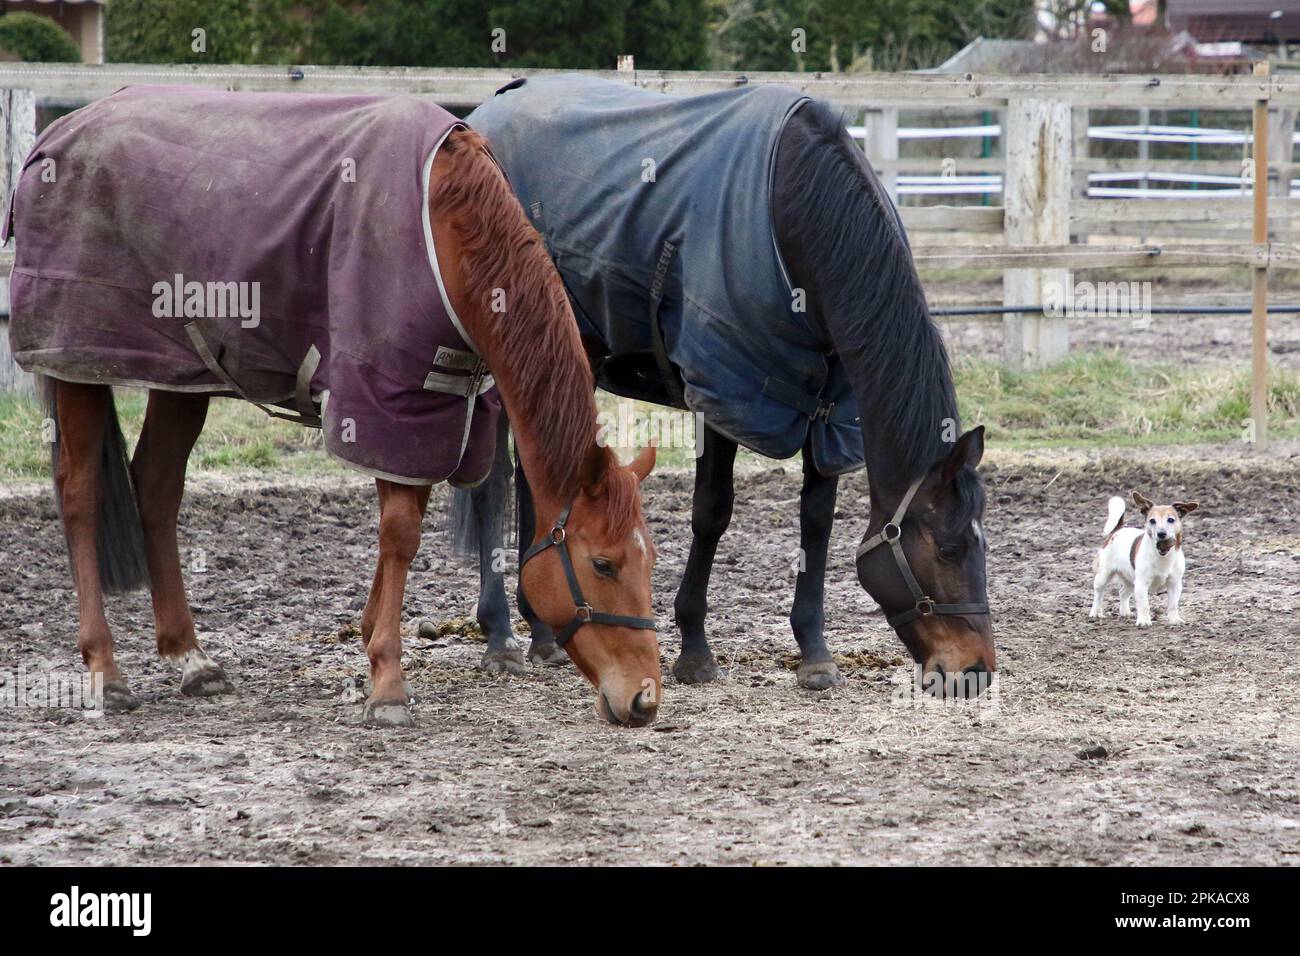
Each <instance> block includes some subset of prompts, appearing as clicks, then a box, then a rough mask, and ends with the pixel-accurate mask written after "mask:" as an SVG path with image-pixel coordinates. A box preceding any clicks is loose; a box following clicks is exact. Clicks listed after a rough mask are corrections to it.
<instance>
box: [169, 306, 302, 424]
mask: <svg viewBox="0 0 1300 956" xmlns="http://www.w3.org/2000/svg"><path fill="white" fill-rule="evenodd" d="M185 333H186V334H187V335H188V336H189V337H190V344H191V345H193V346H194V351H195V352H197V353H198V356H199V358H201V359H203V364H204V365H206V366H207V367H208V371H209V372H211V373H212V374H213V375H215V376H216V377H217V378H218V379H220V380H221V382H222V384H223V385H225V386H226V387H227V388H229V389H230V390H231V391H232V392H234V393H235V394H236V395H237V396H239V397H240V398H242V399H243V400H244V401H246V402H248V403H250V404H252V405H256V406H257V407H258V408H260V409H261V410H262V411H264V412H266V414H268V415H270V416H271V417H272V418H283V419H284V420H285V421H288V422H295V423H297V424H299V425H307V426H310V427H312V428H319V427H320V418H319V417H317V416H315V415H311V416H308V415H293V414H290V413H289V412H282V411H280V410H279V409H275V408H272V407H271V406H269V405H263V404H262V403H261V402H259V401H256V400H255V399H252V398H249V397H248V393H247V392H245V391H244V389H243V388H242V387H241V386H240V384H239V383H238V382H236V381H235V380H234V379H233V378H231V377H230V374H229V373H228V372H227V371H226V370H225V369H224V368H222V367H221V363H220V362H218V361H217V357H216V356H215V355H213V354H212V349H211V348H210V347H209V346H208V342H207V340H206V339H205V338H204V337H203V333H202V332H201V331H199V324H198V323H197V322H187V323H186V324H185ZM315 351H316V347H315V346H312V348H311V351H309V352H308V353H307V354H308V356H309V357H310V355H311V352H315ZM316 361H317V364H319V362H320V355H319V353H317V356H316ZM304 364H305V362H304ZM298 374H299V377H300V378H301V375H302V370H301V369H299V372H298ZM312 374H315V369H314V368H313V369H312ZM307 383H308V391H309V393H310V386H311V375H308V376H307ZM308 400H309V401H310V394H309V395H308Z"/></svg>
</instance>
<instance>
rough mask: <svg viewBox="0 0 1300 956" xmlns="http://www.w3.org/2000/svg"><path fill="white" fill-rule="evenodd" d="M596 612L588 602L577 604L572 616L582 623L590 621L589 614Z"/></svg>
mask: <svg viewBox="0 0 1300 956" xmlns="http://www.w3.org/2000/svg"><path fill="white" fill-rule="evenodd" d="M595 613H596V609H595V608H594V607H592V606H591V605H590V604H579V605H578V606H577V608H576V609H575V610H574V612H573V616H574V617H576V618H577V619H578V620H579V621H582V622H583V623H584V624H587V623H589V622H590V621H591V616H592V615H593V614H595Z"/></svg>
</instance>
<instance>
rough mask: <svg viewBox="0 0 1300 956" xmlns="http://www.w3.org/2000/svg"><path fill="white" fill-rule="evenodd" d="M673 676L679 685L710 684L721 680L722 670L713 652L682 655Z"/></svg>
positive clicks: (675, 664) (674, 665)
mask: <svg viewBox="0 0 1300 956" xmlns="http://www.w3.org/2000/svg"><path fill="white" fill-rule="evenodd" d="M673 676H674V677H676V678H677V683H679V684H708V683H711V682H713V681H715V680H719V679H721V678H722V677H723V676H724V675H723V671H722V668H721V667H719V666H718V660H717V658H715V657H714V656H713V652H712V651H705V652H704V653H703V654H691V655H686V654H682V655H680V656H679V657H678V658H677V661H676V662H675V663H674V664H673Z"/></svg>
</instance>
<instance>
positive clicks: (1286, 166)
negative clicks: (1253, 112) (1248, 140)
mask: <svg viewBox="0 0 1300 956" xmlns="http://www.w3.org/2000/svg"><path fill="white" fill-rule="evenodd" d="M1294 153H1295V110H1285V109H1272V110H1269V111H1268V165H1269V168H1270V169H1272V170H1276V171H1277V178H1276V179H1274V180H1272V185H1271V187H1270V188H1269V195H1271V196H1282V197H1286V196H1290V195H1291V174H1292V172H1293V169H1292V165H1291V157H1292V156H1293V155H1294ZM1284 205H1285V204H1284ZM1289 225H1290V224H1289V223H1288V226H1289Z"/></svg>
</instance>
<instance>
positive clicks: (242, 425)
mask: <svg viewBox="0 0 1300 956" xmlns="http://www.w3.org/2000/svg"><path fill="white" fill-rule="evenodd" d="M954 372H955V374H956V379H957V393H958V396H959V397H960V399H961V409H962V417H963V419H964V420H965V421H966V422H967V423H969V424H983V425H986V426H987V427H988V429H989V436H990V438H991V439H993V440H996V441H998V442H999V443H1002V444H1008V445H1021V446H1025V445H1030V446H1032V445H1042V446H1052V445H1067V444H1068V445H1130V444H1141V443H1147V442H1161V443H1166V444H1173V443H1177V444H1189V443H1194V442H1208V441H1216V442H1222V441H1232V440H1235V439H1239V438H1240V437H1241V435H1242V429H1243V428H1244V423H1245V420H1246V419H1247V418H1248V417H1249V414H1250V375H1249V373H1248V372H1246V371H1240V370H1230V369H1222V368H1185V367H1182V366H1154V367H1153V366H1137V365H1133V364H1132V363H1130V362H1129V361H1128V360H1127V359H1126V358H1124V357H1123V355H1122V354H1121V353H1119V352H1113V351H1102V352H1085V353H1080V354H1077V355H1075V356H1072V357H1071V358H1070V359H1069V360H1068V361H1066V362H1063V363H1061V364H1060V365H1057V366H1054V367H1052V368H1050V369H1044V370H1041V371H1032V372H1015V371H1011V370H1008V369H1007V368H1005V367H1004V366H1002V365H1000V364H999V363H997V362H994V361H989V360H984V359H975V358H969V357H967V358H963V359H960V360H959V361H958V362H957V363H956V365H955V368H954ZM116 400H117V409H118V415H119V417H120V418H121V421H122V430H123V431H124V432H125V434H126V437H127V441H128V443H129V444H130V445H132V446H133V445H134V443H135V440H136V438H137V436H138V435H139V432H140V426H141V424H142V422H143V420H144V410H145V397H144V394H143V392H140V391H139V390H135V389H119V390H118V391H117V393H116ZM598 404H599V407H600V410H601V412H602V414H603V415H604V418H603V421H605V422H608V423H617V422H618V421H619V416H620V415H623V416H624V417H625V420H628V421H631V422H632V423H634V427H635V423H637V422H644V423H649V424H650V425H651V426H652V427H651V428H650V429H649V432H650V433H654V432H655V431H657V432H658V433H659V435H660V438H661V442H660V449H659V453H658V462H659V466H660V467H664V468H671V467H678V468H681V467H688V466H691V465H692V464H693V463H694V459H695V452H694V450H693V448H692V447H691V440H692V439H693V434H692V433H691V431H690V429H691V421H692V418H691V416H689V415H686V414H684V413H678V412H672V411H669V410H666V409H662V408H659V407H657V406H654V405H647V404H645V403H642V402H627V401H626V400H624V399H619V398H616V397H615V396H612V395H605V394H603V393H602V394H601V395H600V396H599V399H598ZM665 415H666V416H668V417H667V418H665V417H664V416H665ZM656 416H658V417H657V418H656ZM1269 428H1270V433H1271V434H1272V435H1274V436H1277V437H1292V436H1300V376H1297V375H1296V374H1295V373H1293V372H1286V371H1283V370H1280V369H1274V370H1272V374H1271V376H1270V390H1269ZM51 435H52V429H51V425H50V423H48V422H47V421H46V417H45V411H44V409H43V408H42V407H41V405H40V403H39V402H38V401H37V400H36V399H33V398H30V397H25V396H16V395H0V480H3V479H10V480H13V479H33V478H35V479H44V478H46V477H47V476H48V475H49V467H50V457H49V446H48V444H47V442H48V439H49V437H50V436H51ZM646 437H648V436H647V434H641V435H639V436H638V435H636V434H635V433H633V434H632V435H630V436H629V438H630V441H631V443H632V444H637V443H638V442H639V441H644V439H645V438H646ZM683 439H685V440H683ZM613 443H614V444H617V442H613ZM617 450H618V451H619V453H620V455H621V457H623V458H624V459H626V458H628V457H629V456H630V454H631V453H632V451H633V450H634V449H633V448H621V447H620V448H618V449H617ZM228 470H240V471H262V472H279V473H288V474H299V475H301V474H321V473H333V474H339V473H348V469H347V468H346V467H345V466H343V465H341V464H339V463H338V462H336V461H334V460H333V459H331V458H329V457H328V456H327V455H326V454H325V451H324V448H323V445H322V442H321V435H320V432H319V431H316V430H314V429H306V428H302V427H300V426H298V425H294V424H292V423H291V422H284V421H280V420H279V419H274V418H268V417H267V416H266V415H264V414H263V413H262V412H261V411H259V410H258V409H256V408H254V407H253V406H252V405H248V404H246V403H244V402H239V401H233V400H227V399H217V400H214V401H213V402H212V404H211V406H210V408H209V411H208V420H207V425H206V427H205V428H204V430H203V434H202V435H201V436H200V437H199V442H198V445H197V446H196V448H195V451H194V454H193V456H192V458H191V471H192V472H196V471H228Z"/></svg>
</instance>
